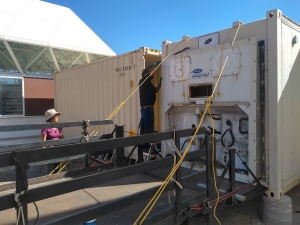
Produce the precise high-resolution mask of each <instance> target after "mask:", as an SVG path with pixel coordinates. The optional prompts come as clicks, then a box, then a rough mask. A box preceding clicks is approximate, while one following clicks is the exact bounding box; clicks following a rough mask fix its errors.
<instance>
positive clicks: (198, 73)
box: [192, 68, 209, 79]
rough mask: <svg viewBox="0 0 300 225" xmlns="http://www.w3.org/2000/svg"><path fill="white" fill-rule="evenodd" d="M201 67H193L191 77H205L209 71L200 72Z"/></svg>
mask: <svg viewBox="0 0 300 225" xmlns="http://www.w3.org/2000/svg"><path fill="white" fill-rule="evenodd" d="M202 71H203V70H202V69H200V68H198V69H194V70H193V74H192V79H199V78H207V77H208V76H209V73H202Z"/></svg>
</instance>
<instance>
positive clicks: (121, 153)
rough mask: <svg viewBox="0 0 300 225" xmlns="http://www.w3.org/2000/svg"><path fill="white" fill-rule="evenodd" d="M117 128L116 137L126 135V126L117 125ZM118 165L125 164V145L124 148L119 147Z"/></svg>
mask: <svg viewBox="0 0 300 225" xmlns="http://www.w3.org/2000/svg"><path fill="white" fill-rule="evenodd" d="M115 129H116V138H121V137H124V126H117V125H115ZM116 151H117V159H116V160H117V166H123V162H124V147H123V148H117V149H116Z"/></svg>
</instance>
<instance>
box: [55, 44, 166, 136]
mask: <svg viewBox="0 0 300 225" xmlns="http://www.w3.org/2000/svg"><path fill="white" fill-rule="evenodd" d="M159 61H161V52H160V51H157V50H152V49H149V48H148V47H142V48H140V49H139V50H136V51H132V52H129V53H125V54H122V55H118V56H114V57H107V58H104V59H102V60H99V61H95V62H93V63H90V64H86V65H81V66H78V67H74V68H70V69H68V70H64V71H60V72H58V73H56V74H55V76H54V80H55V100H54V105H55V109H56V110H57V111H60V112H62V115H61V116H60V122H67V121H81V120H104V119H106V118H107V117H108V116H109V115H110V114H111V113H112V111H114V110H115V109H116V108H117V107H118V106H119V105H120V103H122V102H124V101H125V100H126V99H127V97H128V96H130V95H131V94H132V93H133V92H134V91H135V90H136V89H137V88H138V85H139V80H140V79H141V73H142V70H144V69H145V68H148V67H149V66H151V65H153V63H155V62H159ZM160 77H161V69H160V67H159V68H157V70H156V71H155V73H154V78H153V81H152V83H153V84H154V85H155V86H156V85H157V84H158V82H159V78H160ZM158 102H160V94H159V93H158V94H157V100H156V104H155V106H154V112H155V126H154V129H155V130H157V131H160V121H159V118H160V116H158V115H159V111H160V109H159V105H158V104H157V103H158ZM112 120H113V123H114V124H117V125H119V126H121V125H125V127H124V130H125V133H124V136H125V137H126V136H129V132H135V133H137V132H138V126H139V122H140V104H139V90H137V91H136V92H135V93H134V94H133V95H132V96H131V97H130V98H129V100H128V101H127V102H126V103H125V105H123V107H122V108H121V109H120V111H119V112H118V113H117V114H116V115H115V116H114V117H113V118H112ZM113 129H114V125H105V126H103V127H101V129H100V132H99V134H103V133H110V132H112V130H113ZM81 132H82V129H81V128H66V129H64V134H65V136H66V137H78V136H81ZM99 134H98V135H99Z"/></svg>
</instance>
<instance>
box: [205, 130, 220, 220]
mask: <svg viewBox="0 0 300 225" xmlns="http://www.w3.org/2000/svg"><path fill="white" fill-rule="evenodd" d="M205 139H206V158H205V160H206V195H207V198H208V202H209V201H211V200H214V199H216V197H217V193H216V190H215V187H214V173H213V169H212V168H213V166H215V165H213V164H214V163H215V150H216V148H215V147H216V146H215V143H212V137H211V136H207V135H206V136H205ZM213 145H214V146H213ZM213 148H214V149H213ZM213 151H214V154H213ZM213 156H214V158H212V157H213ZM206 219H207V224H208V225H216V224H217V221H216V219H215V218H214V215H213V209H212V208H211V209H210V210H209V211H208V213H207V214H206Z"/></svg>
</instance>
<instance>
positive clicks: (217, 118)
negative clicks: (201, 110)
mask: <svg viewBox="0 0 300 225" xmlns="http://www.w3.org/2000/svg"><path fill="white" fill-rule="evenodd" d="M206 115H207V116H209V117H210V115H209V114H206ZM211 118H213V119H214V120H221V119H222V118H221V117H214V116H213V115H211Z"/></svg>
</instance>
